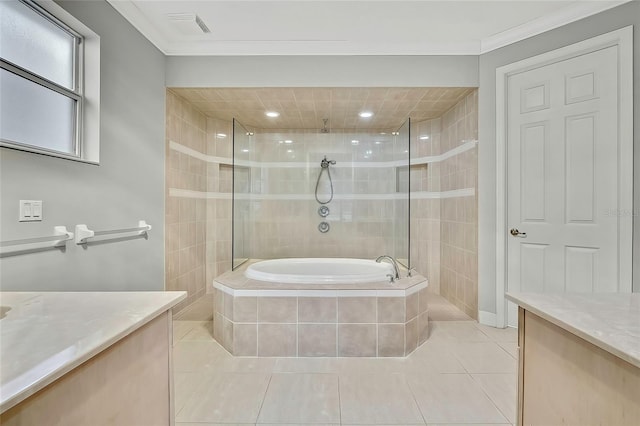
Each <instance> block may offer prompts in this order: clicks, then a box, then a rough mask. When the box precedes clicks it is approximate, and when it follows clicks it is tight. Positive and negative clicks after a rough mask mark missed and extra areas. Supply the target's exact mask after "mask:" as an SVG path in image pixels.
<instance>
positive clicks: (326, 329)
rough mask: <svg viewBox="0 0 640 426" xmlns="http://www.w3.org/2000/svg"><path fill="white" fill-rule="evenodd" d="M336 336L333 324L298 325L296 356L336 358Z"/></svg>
mask: <svg viewBox="0 0 640 426" xmlns="http://www.w3.org/2000/svg"><path fill="white" fill-rule="evenodd" d="M336 336H337V326H336V325H335V324H299V325H298V356H304V357H306V356H314V357H323V356H329V357H333V356H336V355H337V348H336Z"/></svg>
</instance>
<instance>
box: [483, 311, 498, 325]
mask: <svg viewBox="0 0 640 426" xmlns="http://www.w3.org/2000/svg"><path fill="white" fill-rule="evenodd" d="M478 322H479V323H480V324H484V325H490V326H491V327H496V326H497V324H498V317H497V316H496V314H494V313H493V312H487V311H478Z"/></svg>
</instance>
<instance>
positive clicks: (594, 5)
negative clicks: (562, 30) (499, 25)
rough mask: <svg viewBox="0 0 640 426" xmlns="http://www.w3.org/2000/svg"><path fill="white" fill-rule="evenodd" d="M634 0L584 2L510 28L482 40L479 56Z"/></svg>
mask: <svg viewBox="0 0 640 426" xmlns="http://www.w3.org/2000/svg"><path fill="white" fill-rule="evenodd" d="M630 1H633V0H622V1H620V0H619V1H607V2H603V1H582V2H578V3H575V4H572V5H570V6H567V7H565V8H564V9H561V10H559V11H557V12H556V13H554V14H552V15H547V16H543V17H540V18H536V19H534V20H532V21H529V22H527V23H524V24H522V25H519V26H517V27H514V28H510V29H508V30H506V31H503V32H501V33H498V34H495V35H493V36H490V37H486V38H484V39H482V41H481V42H480V51H479V52H478V54H484V53H487V52H491V51H492V50H496V49H499V48H501V47H504V46H508V45H510V44H513V43H516V42H518V41H522V40H524V39H527V38H529V37H533V36H536V35H538V34H542V33H544V32H546V31H549V30H553V29H555V28H559V27H562V26H563V25H567V24H570V23H572V22H575V21H579V20H580V19H584V18H586V17H589V16H592V15H596V14H598V13H600V12H604V11H605V10H609V9H611V8H614V7H616V6H620V5H621V4H624V3H628V2H630Z"/></svg>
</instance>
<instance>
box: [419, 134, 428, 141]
mask: <svg viewBox="0 0 640 426" xmlns="http://www.w3.org/2000/svg"><path fill="white" fill-rule="evenodd" d="M427 139H429V135H422V136H420V140H421V141H426V140H427Z"/></svg>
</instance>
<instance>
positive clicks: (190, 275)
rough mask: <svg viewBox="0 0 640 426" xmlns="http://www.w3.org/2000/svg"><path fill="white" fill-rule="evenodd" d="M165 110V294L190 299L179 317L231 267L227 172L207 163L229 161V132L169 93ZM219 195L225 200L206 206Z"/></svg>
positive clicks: (225, 169) (229, 175) (176, 309)
mask: <svg viewBox="0 0 640 426" xmlns="http://www.w3.org/2000/svg"><path fill="white" fill-rule="evenodd" d="M166 105H167V110H166V159H167V160H166V164H165V168H166V170H165V172H166V185H165V203H166V205H165V226H166V238H165V281H166V283H165V288H166V289H167V290H183V291H186V292H187V293H188V296H187V298H186V299H185V300H184V301H182V302H181V303H180V304H179V305H178V306H176V308H175V309H174V311H175V312H178V311H180V310H181V309H182V308H184V307H185V306H187V305H189V304H191V303H192V302H194V301H195V300H196V299H198V298H199V297H201V296H203V295H204V294H205V293H206V290H207V289H206V283H207V282H211V280H213V277H214V276H215V275H216V274H217V273H219V272H218V271H221V272H224V270H225V269H224V268H225V266H226V267H227V268H228V267H229V265H230V264H231V254H230V245H231V201H230V192H231V168H230V167H229V166H227V167H225V166H221V165H220V164H219V163H215V162H211V161H210V160H211V159H212V158H213V159H214V160H215V159H216V158H217V157H216V156H224V157H227V158H230V153H231V142H230V141H231V128H230V123H225V122H219V121H217V120H212V119H210V118H207V117H206V116H205V115H204V114H202V113H201V112H200V111H198V110H197V109H196V108H195V107H193V105H191V104H190V103H189V102H187V101H186V100H184V99H182V98H181V97H179V96H177V95H176V94H175V93H173V92H172V91H171V90H167V101H166ZM216 135H225V136H224V137H222V136H216ZM210 156H211V157H210ZM220 190H226V191H227V199H209V200H207V194H208V193H209V192H214V193H218V192H219V191H220ZM221 197H224V195H222V196H221Z"/></svg>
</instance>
